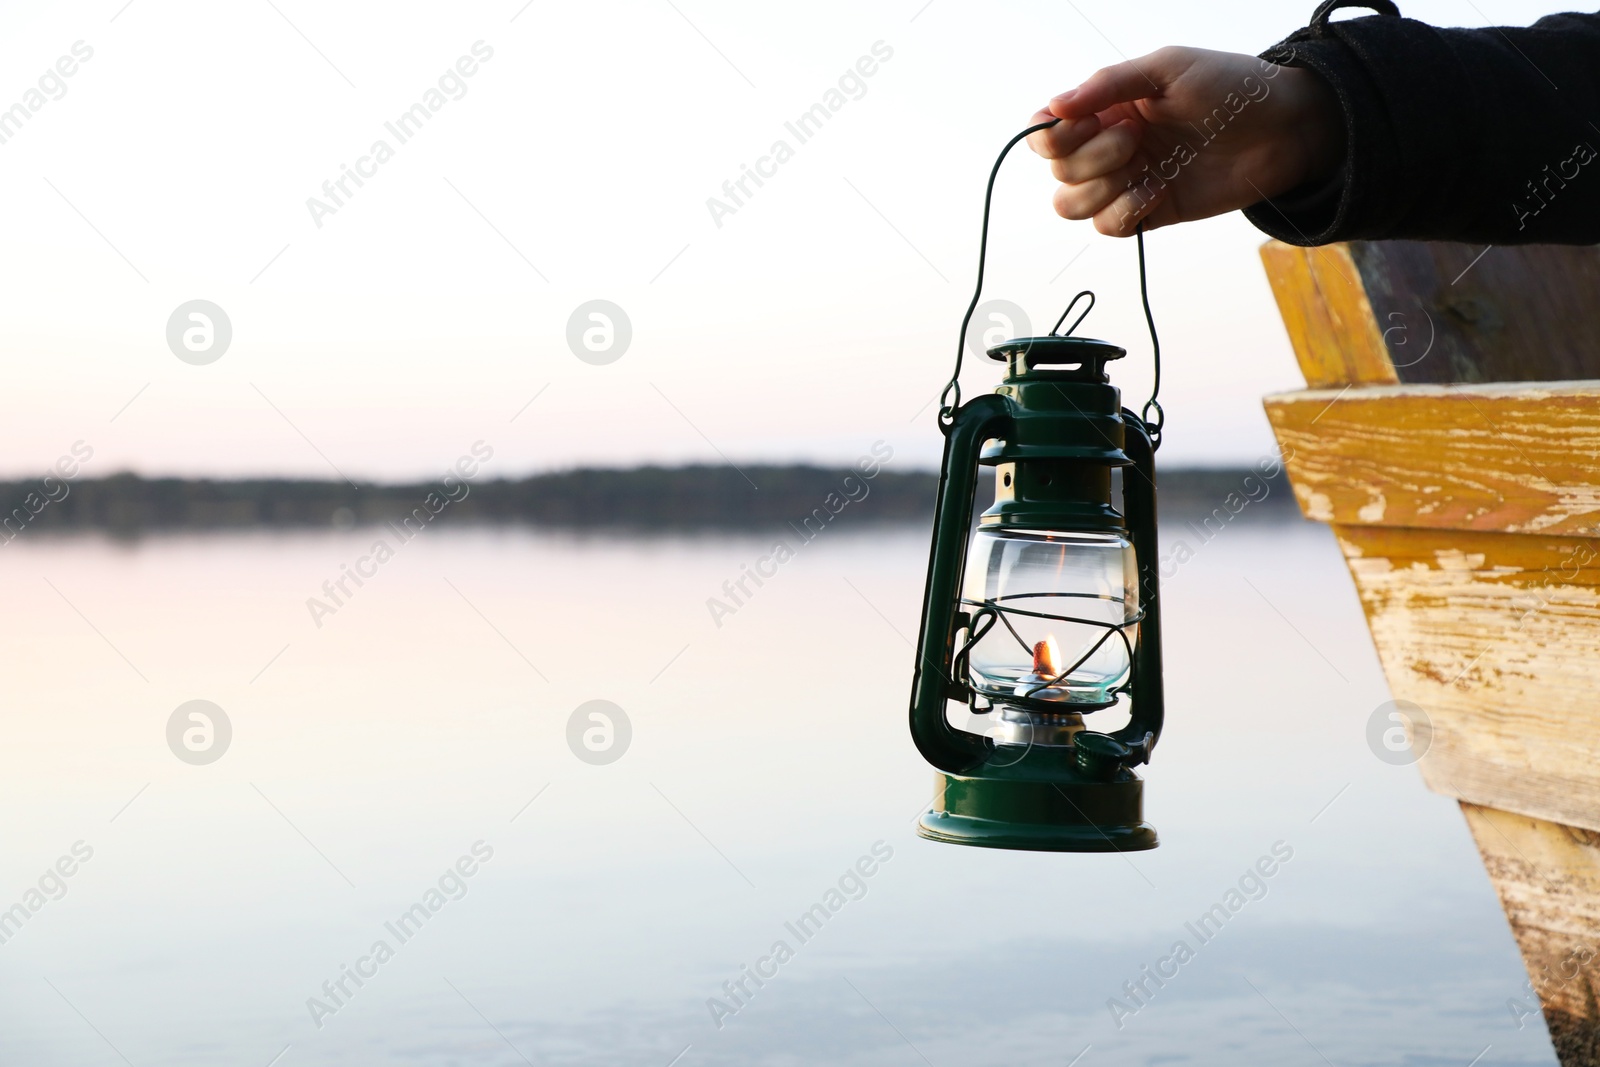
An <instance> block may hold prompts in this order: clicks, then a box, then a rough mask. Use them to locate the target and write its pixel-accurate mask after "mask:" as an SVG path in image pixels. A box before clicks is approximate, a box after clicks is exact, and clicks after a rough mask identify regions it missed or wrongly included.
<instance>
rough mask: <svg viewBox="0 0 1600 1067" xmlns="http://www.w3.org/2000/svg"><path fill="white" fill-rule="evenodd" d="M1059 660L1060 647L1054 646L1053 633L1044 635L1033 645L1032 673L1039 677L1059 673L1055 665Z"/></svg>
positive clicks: (1048, 676)
mask: <svg viewBox="0 0 1600 1067" xmlns="http://www.w3.org/2000/svg"><path fill="white" fill-rule="evenodd" d="M1059 662H1061V649H1059V648H1057V647H1056V639H1055V635H1053V634H1052V635H1051V636H1049V637H1046V638H1045V639H1044V640H1043V641H1040V642H1039V643H1038V644H1036V645H1034V646H1033V673H1034V674H1036V675H1038V676H1039V677H1040V678H1054V677H1055V676H1056V675H1058V674H1060V673H1061V668H1060V667H1058V666H1056V664H1057V663H1059Z"/></svg>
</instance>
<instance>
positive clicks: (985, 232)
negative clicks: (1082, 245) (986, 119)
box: [939, 119, 1167, 451]
mask: <svg viewBox="0 0 1600 1067" xmlns="http://www.w3.org/2000/svg"><path fill="white" fill-rule="evenodd" d="M1060 121H1061V120H1060V119H1051V120H1050V121H1049V122H1041V123H1038V124H1037V125H1034V126H1029V127H1028V128H1027V129H1025V130H1023V131H1022V132H1021V133H1019V134H1017V135H1016V136H1015V137H1013V138H1011V140H1009V141H1007V142H1006V146H1005V147H1004V148H1002V149H1001V150H1000V155H999V156H997V157H996V158H995V161H994V166H993V167H992V168H990V170H989V184H988V185H987V186H986V187H985V188H984V191H983V229H982V231H981V232H980V235H979V238H978V282H977V285H975V286H974V287H973V290H972V301H971V303H969V304H968V305H967V313H966V314H965V315H963V316H961V333H960V334H959V335H958V336H957V337H956V366H955V370H953V371H952V372H951V373H950V381H949V382H948V383H946V385H945V387H944V390H943V391H942V392H941V393H940V394H939V429H940V430H941V431H948V430H949V429H950V425H951V423H952V421H953V420H954V419H955V413H956V409H957V408H958V407H960V406H961V362H962V357H963V356H964V355H965V354H966V347H967V330H968V328H969V327H971V325H972V315H973V312H975V311H977V310H978V301H979V300H981V299H982V298H983V271H984V267H985V266H986V264H987V263H988V259H989V208H990V205H991V204H992V202H993V201H994V181H995V178H996V177H998V176H999V174H1000V164H1002V163H1004V162H1005V161H1006V156H1008V155H1010V153H1011V150H1012V149H1013V148H1015V147H1016V146H1017V142H1019V141H1021V140H1022V139H1023V138H1025V137H1028V136H1030V135H1032V134H1035V133H1038V132H1039V131H1040V130H1048V129H1049V128H1050V127H1052V126H1054V125H1055V124H1056V123H1058V122H1060ZM1134 239H1135V241H1136V243H1137V244H1138V246H1139V300H1140V302H1141V303H1142V304H1143V305H1144V321H1145V325H1147V326H1149V327H1150V349H1151V354H1152V359H1153V360H1154V363H1155V378H1154V381H1153V383H1152V385H1151V388H1150V399H1149V400H1146V401H1145V402H1144V407H1143V408H1141V409H1140V412H1139V416H1140V418H1141V419H1142V420H1143V421H1144V424H1145V430H1146V431H1147V432H1148V433H1149V435H1150V449H1151V451H1155V450H1156V449H1158V448H1160V447H1161V428H1162V426H1164V425H1165V424H1166V418H1167V416H1166V412H1165V411H1164V410H1162V407H1161V402H1160V401H1159V400H1157V399H1156V397H1157V396H1158V395H1159V394H1160V393H1161V338H1160V337H1158V336H1157V335H1156V320H1155V316H1154V315H1153V314H1151V312H1150V286H1149V280H1148V277H1147V274H1146V270H1145V261H1144V223H1143V222H1140V223H1139V224H1138V226H1136V227H1135V228H1134ZM1085 295H1087V296H1088V297H1089V306H1088V307H1086V308H1084V309H1083V313H1082V314H1080V315H1079V316H1078V317H1077V318H1076V319H1074V320H1073V322H1072V325H1071V326H1069V327H1068V328H1067V333H1066V335H1065V336H1071V334H1072V332H1073V331H1074V330H1076V329H1077V328H1078V324H1079V323H1081V322H1083V320H1084V317H1085V316H1087V315H1088V314H1089V312H1090V311H1092V310H1093V309H1094V302H1095V298H1094V293H1093V292H1090V291H1089V290H1087V289H1085V290H1083V291H1082V292H1080V293H1079V294H1078V295H1077V296H1074V297H1073V298H1072V301H1071V303H1069V304H1068V305H1067V309H1066V310H1065V311H1063V312H1062V313H1061V318H1060V319H1058V320H1056V324H1055V327H1054V328H1053V329H1052V330H1051V331H1050V332H1051V334H1052V335H1054V334H1055V333H1056V331H1057V330H1059V329H1061V324H1062V323H1063V322H1065V321H1066V319H1067V316H1068V315H1070V314H1071V313H1072V309H1073V308H1074V307H1076V306H1077V304H1078V301H1079V300H1081V299H1083V297H1084V296H1085ZM1152 412H1153V413H1154V418H1152V417H1151V413H1152Z"/></svg>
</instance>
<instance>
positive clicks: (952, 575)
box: [910, 334, 1164, 852]
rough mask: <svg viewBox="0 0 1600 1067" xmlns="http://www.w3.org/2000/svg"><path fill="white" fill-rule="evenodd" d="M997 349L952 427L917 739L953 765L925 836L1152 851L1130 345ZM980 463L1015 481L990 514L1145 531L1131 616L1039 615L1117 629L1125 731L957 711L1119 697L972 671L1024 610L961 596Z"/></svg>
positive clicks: (1038, 341) (1146, 580) (1145, 459)
mask: <svg viewBox="0 0 1600 1067" xmlns="http://www.w3.org/2000/svg"><path fill="white" fill-rule="evenodd" d="M988 354H989V356H990V357H991V358H994V359H1002V360H1005V361H1006V363H1007V373H1006V376H1005V379H1004V381H1003V382H1002V384H1001V386H1000V388H999V389H998V390H997V391H996V392H995V393H991V394H987V395H984V396H979V397H975V398H974V399H972V400H970V401H968V402H967V403H965V404H963V405H961V406H960V407H958V408H956V409H955V410H954V411H953V413H952V414H951V417H950V421H949V424H948V427H947V430H946V434H945V447H944V459H943V464H942V468H941V473H940V479H939V491H938V499H937V503H936V505H935V522H934V532H933V545H932V551H931V553H930V557H929V566H928V578H927V582H926V585H925V587H924V597H923V612H922V620H921V629H920V632H919V636H918V641H917V664H916V674H915V678H914V681H913V684H912V699H911V713H910V725H911V734H912V738H913V740H914V741H915V742H916V745H917V748H918V750H919V751H920V752H921V753H922V755H923V757H924V758H925V759H926V760H927V761H928V762H929V763H931V764H932V765H933V766H934V767H935V768H937V769H938V770H939V771H940V772H941V774H940V780H939V788H938V795H937V796H936V798H935V802H934V805H933V807H932V809H931V810H929V811H928V812H926V813H925V814H924V815H923V816H922V818H921V819H920V820H919V824H918V833H919V835H920V836H922V837H926V838H930V839H933V840H937V841H946V842H951V843H957V844H968V845H980V846H985V847H991V848H1014V849H1035V850H1049V851H1069V852H1106V851H1135V850H1139V849H1148V848H1154V847H1156V844H1157V838H1156V834H1155V830H1154V828H1153V827H1151V826H1150V825H1149V824H1148V823H1146V822H1145V821H1144V819H1143V782H1142V780H1141V779H1140V778H1139V776H1138V775H1137V774H1136V773H1135V772H1134V771H1133V768H1134V767H1135V766H1138V765H1140V764H1143V763H1146V762H1148V761H1149V759H1150V755H1151V752H1152V750H1153V749H1154V747H1155V744H1156V741H1157V740H1158V739H1159V738H1160V735H1161V729H1162V725H1163V721H1164V694H1163V688H1162V677H1161V629H1160V620H1161V599H1160V580H1159V575H1158V571H1157V560H1158V553H1157V542H1156V493H1155V477H1156V475H1155V442H1154V440H1153V439H1152V438H1153V435H1152V433H1151V430H1150V428H1149V427H1147V425H1146V423H1145V422H1144V421H1143V420H1142V419H1140V417H1139V416H1137V415H1135V414H1133V412H1131V411H1128V410H1126V409H1124V408H1123V407H1122V406H1121V394H1120V391H1119V390H1118V389H1117V388H1116V387H1115V386H1112V385H1111V384H1110V380H1109V377H1108V376H1107V375H1106V373H1105V364H1106V363H1107V362H1109V361H1110V360H1113V359H1117V358H1120V357H1121V356H1123V355H1124V354H1125V352H1124V350H1123V349H1121V348H1118V347H1116V346H1114V345H1110V344H1107V343H1106V342H1103V341H1095V340H1091V339H1088V338H1080V337H1071V336H1059V335H1054V334H1052V335H1049V336H1047V337H1032V338H1019V339H1015V340H1012V341H1008V342H1005V343H1004V344H1001V345H997V346H995V347H994V348H992V349H990V350H989V352H988ZM980 466H992V467H996V468H1002V467H1003V468H1006V469H1007V470H1008V471H1009V472H1010V473H1011V474H1012V475H1013V477H1012V478H1011V479H1009V481H1010V482H1011V485H1010V486H1009V487H1008V489H1007V490H1002V489H1000V480H1001V479H1000V478H999V477H997V479H996V483H997V499H996V502H995V505H994V506H993V507H991V508H990V509H989V510H988V511H986V512H985V513H984V515H983V516H982V518H981V519H980V525H981V526H982V527H987V528H992V529H1000V530H1004V529H1013V530H1032V531H1054V532H1058V533H1071V532H1115V533H1119V534H1124V535H1125V536H1127V537H1128V539H1129V541H1130V542H1131V543H1132V545H1133V549H1134V554H1135V559H1136V562H1137V568H1138V585H1139V610H1138V611H1137V612H1136V613H1135V615H1134V616H1133V617H1131V618H1128V619H1125V620H1123V621H1122V622H1121V623H1115V624H1113V623H1104V622H1098V621H1094V620H1087V619H1082V618H1077V617H1073V616H1068V615H1064V614H1053V613H1033V614H1039V615H1043V617H1045V618H1052V619H1059V620H1061V621H1064V622H1075V623H1089V624H1090V625H1096V626H1103V627H1105V629H1106V631H1107V632H1106V633H1105V634H1104V635H1103V636H1102V637H1101V643H1103V642H1104V641H1106V640H1110V639H1111V635H1112V634H1113V633H1116V634H1118V635H1120V637H1121V639H1122V640H1123V641H1124V642H1126V643H1127V644H1128V646H1129V647H1130V651H1131V657H1130V659H1131V662H1130V670H1129V675H1128V678H1127V679H1126V680H1125V681H1124V682H1123V683H1122V684H1121V685H1119V686H1118V687H1117V689H1116V690H1114V691H1113V695H1114V696H1125V697H1127V698H1128V704H1129V711H1130V716H1129V721H1128V723H1127V724H1126V725H1124V726H1123V727H1121V728H1120V729H1116V730H1113V731H1110V732H1109V733H1099V732H1094V731H1089V730H1087V729H1084V730H1082V731H1081V732H1076V733H1074V734H1073V735H1072V737H1071V739H1070V743H1068V744H1066V745H1058V744H1032V743H1028V744H1025V745H1021V746H1019V745H1015V744H1002V743H997V742H996V741H995V740H994V739H993V738H990V737H987V736H984V735H980V734H973V733H969V732H967V731H964V730H960V729H958V728H956V727H955V726H953V725H952V724H951V723H950V722H949V719H948V710H949V709H948V702H949V701H952V700H958V701H961V702H963V703H965V704H967V705H968V707H969V708H970V709H971V710H972V711H973V712H974V713H977V714H984V713H987V712H989V711H990V710H992V709H993V708H994V707H996V706H999V705H1006V706H1011V707H1018V708H1022V709H1024V710H1028V711H1032V712H1035V713H1043V714H1066V715H1070V714H1074V713H1076V714H1086V713H1089V712H1093V711H1096V710H1104V709H1106V708H1109V707H1111V706H1113V704H1115V703H1117V702H1116V701H1112V702H1107V703H1089V702H1076V701H1047V700H1041V699H1038V698H1035V697H1032V696H1030V695H1028V694H1023V695H1021V696H1013V697H1007V698H1003V699H997V698H993V697H990V696H988V695H986V694H983V693H981V691H980V690H979V689H978V687H977V686H975V685H974V684H973V683H972V679H971V676H970V665H969V663H968V658H969V654H970V652H971V650H972V648H973V647H974V645H975V644H976V643H977V641H978V640H980V639H982V637H983V636H984V635H985V634H987V633H988V632H989V631H990V630H992V628H993V627H994V626H995V625H997V624H998V623H999V622H1001V621H1002V620H1004V617H1005V615H1006V614H1007V613H1010V612H1017V611H1018V610H1019V609H1017V608H1014V607H1007V606H1002V605H1000V604H998V603H996V602H994V601H973V600H970V599H967V598H964V597H963V596H962V595H961V591H960V590H961V582H962V579H963V576H964V574H965V570H966V556H967V551H968V546H969V543H970V540H971V531H972V512H973V509H974V501H975V497H976V493H977V487H978V468H979V467H980ZM1114 469H1121V470H1123V472H1124V477H1123V481H1122V494H1121V497H1122V499H1121V503H1122V509H1121V510H1120V511H1119V510H1118V509H1117V508H1116V507H1115V506H1114V505H1113V502H1112V499H1111V496H1112V492H1111V476H1110V475H1111V471H1112V470H1114ZM986 623H987V624H986ZM1007 625H1009V623H1008V624H1007ZM1130 626H1132V627H1137V629H1138V639H1137V641H1133V640H1130V638H1129V636H1128V633H1127V628H1128V627H1130ZM962 634H965V638H964V639H962V638H961V635H962ZM1019 640H1020V639H1019ZM1024 643H1025V642H1024ZM1095 647H1096V648H1098V647H1099V645H1098V644H1097V645H1096V646H1095ZM1089 654H1092V651H1091V653H1089ZM1084 658H1086V657H1084ZM1081 662H1082V660H1081V659H1080V661H1079V663H1075V664H1073V666H1072V667H1069V668H1068V670H1067V671H1062V672H1060V673H1059V675H1058V676H1057V678H1056V679H1055V680H1060V679H1061V678H1064V677H1065V676H1066V675H1067V674H1068V673H1070V671H1071V670H1072V669H1074V668H1076V667H1077V666H1079V665H1081ZM1043 687H1048V683H1045V685H1044V686H1043ZM1043 687H1041V688H1043ZM1037 691H1039V690H1038V689H1035V690H1034V692H1037ZM980 698H982V699H984V700H987V701H988V706H987V707H984V706H982V705H980V704H979V700H980ZM1019 747H1020V748H1022V751H1021V752H1017V751H1016V750H1017V749H1018V748H1019Z"/></svg>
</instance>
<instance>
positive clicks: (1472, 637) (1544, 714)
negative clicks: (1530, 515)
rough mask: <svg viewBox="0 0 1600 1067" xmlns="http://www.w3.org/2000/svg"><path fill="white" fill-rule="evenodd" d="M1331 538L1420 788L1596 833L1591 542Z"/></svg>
mask: <svg viewBox="0 0 1600 1067" xmlns="http://www.w3.org/2000/svg"><path fill="white" fill-rule="evenodd" d="M1334 532H1335V534H1336V535H1337V536H1338V539H1339V543H1340V546H1341V548H1343V550H1344V553H1345V559H1346V561H1347V562H1348V564H1349V567H1350V573H1351V575H1352V577H1354V579H1355V583H1356V590H1357V592H1358V594H1359V595H1360V598H1361V604H1362V607H1363V608H1364V609H1365V611H1366V615H1367V624H1368V626H1369V628H1370V629H1371V631H1372V640H1373V643H1374V644H1375V645H1376V646H1377V651H1378V656H1379V659H1380V660H1382V662H1383V668H1384V673H1385V675H1386V676H1387V677H1388V680H1389V688H1390V690H1391V691H1392V692H1393V694H1394V695H1395V696H1396V697H1398V698H1400V699H1402V700H1409V701H1412V702H1413V703H1415V704H1418V705H1420V706H1421V707H1422V709H1423V710H1424V711H1425V712H1426V713H1427V715H1428V718H1429V720H1430V724H1431V725H1430V727H1429V728H1428V730H1427V734H1426V736H1424V737H1421V738H1419V741H1420V742H1422V743H1425V744H1426V751H1425V753H1424V755H1423V756H1422V758H1421V759H1420V760H1419V762H1418V766H1419V768H1420V769H1421V771H1422V774H1423V777H1424V779H1425V780H1426V782H1427V783H1428V787H1429V788H1430V789H1433V790H1434V791H1435V792H1439V793H1444V794H1446V795H1448V796H1453V797H1456V798H1458V799H1461V800H1466V801H1471V802H1473V803H1476V804H1483V805H1487V806H1490V807H1494V808H1499V809H1501V810H1505V811H1514V812H1522V813H1526V814H1529V815H1534V816H1538V817H1540V818H1544V819H1548V820H1551V821H1553V822H1559V823H1564V824H1566V825H1569V826H1579V827H1585V828H1587V829H1591V830H1596V831H1600V699H1596V696H1597V694H1600V656H1597V655H1596V654H1595V653H1596V650H1597V649H1600V538H1574V537H1530V536H1526V535H1517V534H1494V533H1467V532H1462V531H1454V530H1428V529H1404V528H1385V527H1352V526H1337V525H1336V526H1335V527H1334Z"/></svg>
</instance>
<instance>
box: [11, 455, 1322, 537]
mask: <svg viewBox="0 0 1600 1067" xmlns="http://www.w3.org/2000/svg"><path fill="white" fill-rule="evenodd" d="M936 488H937V476H936V475H935V474H933V473H931V472H926V471H911V472H904V471H891V470H887V469H882V470H878V471H877V472H876V473H875V475H874V476H873V477H871V478H865V477H863V476H862V473H861V471H859V470H854V469H850V468H837V469H835V468H829V467H815V466H745V467H743V468H739V469H736V468H733V467H728V466H716V467H712V466H690V467H639V468H633V469H626V470H619V469H592V470H571V471H562V472H558V473H551V474H536V475H533V476H531V477H527V478H520V479H493V480H489V479H475V480H472V481H470V482H467V481H462V480H459V479H458V480H453V481H451V482H449V483H448V484H444V483H439V482H431V483H428V482H422V483H415V484H406V485H360V486H353V485H351V484H349V483H348V482H342V481H312V480H300V479H280V478H262V479H239V480H226V481H217V480H211V479H189V478H144V477H141V476H139V475H136V474H117V475H112V476H111V477H109V478H96V479H90V478H83V479H76V480H71V481H67V480H63V479H57V478H55V477H53V476H52V477H51V478H48V479H46V480H45V481H44V482H42V483H41V482H40V481H38V480H34V481H19V482H0V502H4V505H3V510H0V540H10V539H11V538H12V537H14V536H16V535H17V534H18V533H20V532H21V531H22V530H23V529H25V528H30V527H32V528H36V529H37V530H39V531H46V530H107V531H111V532H113V533H120V534H137V533H141V532H145V531H157V530H206V529H229V528H244V527H323V528H327V527H349V526H356V525H374V524H378V523H383V522H393V523H399V522H402V521H403V520H405V519H406V518H407V517H412V516H418V510H419V509H421V511H422V516H418V519H419V521H421V522H427V521H430V520H431V518H432V517H434V516H437V517H438V518H439V519H443V520H446V521H448V522H449V523H451V524H456V523H497V524H513V523H524V524H530V525H545V526H568V527H572V526H626V527H655V528H666V527H671V528H678V529H682V528H688V527H732V528H759V527H774V526H779V525H783V524H788V523H793V524H796V525H798V524H800V523H801V522H802V521H803V520H804V519H805V518H806V517H807V516H810V515H813V513H814V512H816V511H817V510H818V509H823V510H824V511H832V512H833V513H834V514H840V513H842V512H844V511H846V510H847V511H848V513H849V514H850V515H851V516H852V520H851V521H852V524H854V523H855V522H858V521H862V520H870V521H879V522H891V521H924V522H925V521H928V520H929V519H930V518H931V516H932V513H933V498H934V493H935V490H936ZM1230 494H1234V497H1235V498H1236V499H1244V500H1248V501H1249V507H1248V508H1247V509H1244V510H1247V511H1248V512H1249V513H1251V514H1260V513H1263V512H1264V511H1265V510H1266V509H1267V508H1269V507H1270V508H1271V509H1272V510H1273V511H1274V512H1277V513H1280V514H1281V513H1282V509H1281V506H1282V505H1284V504H1290V503H1292V497H1291V494H1290V493H1289V492H1288V487H1287V483H1286V482H1285V481H1284V480H1283V476H1282V475H1281V474H1279V475H1277V476H1276V477H1275V478H1263V477H1262V476H1261V475H1260V474H1259V473H1258V472H1255V471H1250V470H1245V469H1239V470H1212V469H1206V470H1198V469H1175V470H1170V471H1163V472H1162V474H1161V508H1162V511H1163V513H1164V514H1165V515H1166V516H1167V517H1169V518H1188V517H1191V516H1196V515H1206V514H1209V513H1210V512H1211V511H1212V510H1213V509H1214V508H1218V507H1224V508H1227V507H1229V505H1228V504H1227V500H1228V498H1229V495H1230ZM992 497H993V494H992V492H991V491H989V490H988V489H984V490H980V493H979V500H980V507H982V506H986V504H987V502H988V500H990V499H992ZM1233 510H1234V511H1235V512H1236V513H1237V512H1238V511H1239V510H1240V509H1239V508H1238V507H1237V506H1235V507H1234V508H1233Z"/></svg>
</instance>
